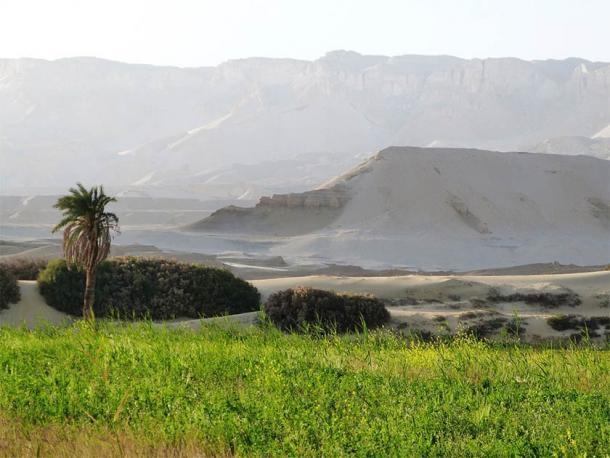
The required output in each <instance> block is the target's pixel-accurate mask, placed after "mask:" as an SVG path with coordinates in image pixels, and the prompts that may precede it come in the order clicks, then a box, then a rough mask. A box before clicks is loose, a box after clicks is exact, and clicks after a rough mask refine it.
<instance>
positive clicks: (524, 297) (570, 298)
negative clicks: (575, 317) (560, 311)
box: [487, 288, 582, 308]
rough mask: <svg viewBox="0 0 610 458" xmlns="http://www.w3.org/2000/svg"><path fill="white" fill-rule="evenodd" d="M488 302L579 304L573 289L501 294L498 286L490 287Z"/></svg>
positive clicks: (552, 305)
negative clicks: (555, 291) (557, 291)
mask: <svg viewBox="0 0 610 458" xmlns="http://www.w3.org/2000/svg"><path fill="white" fill-rule="evenodd" d="M487 300H488V301H489V302H494V303H497V302H525V303H526V304H528V305H539V306H541V307H547V308H556V307H562V306H569V307H576V306H578V305H580V304H581V302H582V301H581V300H580V297H579V296H578V294H576V293H575V292H573V291H570V290H566V291H562V292H559V293H552V292H544V291H541V292H538V291H536V292H516V293H512V294H501V292H500V290H499V289H498V288H490V289H489V292H488V294H487Z"/></svg>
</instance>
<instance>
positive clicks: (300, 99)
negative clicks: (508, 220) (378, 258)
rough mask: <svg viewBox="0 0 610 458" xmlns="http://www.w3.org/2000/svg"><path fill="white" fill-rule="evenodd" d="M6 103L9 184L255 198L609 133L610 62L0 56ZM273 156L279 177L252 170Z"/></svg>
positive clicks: (3, 129)
mask: <svg viewBox="0 0 610 458" xmlns="http://www.w3.org/2000/svg"><path fill="white" fill-rule="evenodd" d="M0 106H1V107H2V110H1V111H0V160H1V161H2V164H3V167H2V169H1V170H0V181H1V182H2V183H3V186H2V187H3V189H2V190H1V191H2V193H3V194H13V195H35V194H39V192H38V191H36V190H34V189H33V187H34V186H36V187H37V188H38V187H49V186H53V187H54V189H52V190H50V191H49V192H47V193H51V194H56V193H58V192H61V191H63V189H64V188H65V187H66V186H68V185H72V184H74V182H75V181H77V180H82V181H85V182H93V181H97V180H99V177H100V176H103V177H104V182H105V184H106V185H107V186H118V187H122V188H125V189H136V190H138V192H141V193H143V194H144V195H150V196H166V197H169V196H174V197H197V198H200V199H211V198H214V199H216V198H218V199H228V198H238V197H240V196H241V195H243V194H245V193H249V194H250V195H254V198H258V197H259V196H260V195H261V193H265V192H272V193H273V192H276V193H277V192H283V190H286V191H301V190H303V189H307V188H308V187H310V186H311V184H312V183H316V182H317V183H319V182H320V181H323V180H326V179H328V178H329V177H330V176H333V175H334V174H336V173H338V171H339V170H341V169H343V168H344V167H345V166H346V162H349V161H351V162H349V166H351V165H353V164H355V163H357V162H358V159H357V158H355V157H354V156H355V155H364V154H370V153H371V152H373V151H377V150H379V149H382V148H384V147H386V146H389V145H392V144H394V145H395V144H400V145H405V144H409V145H419V146H428V145H434V146H452V147H453V146H464V147H477V148H485V149H501V150H511V149H512V150H514V149H517V148H520V147H521V145H536V144H538V143H539V142H541V141H543V140H544V139H548V138H556V137H559V136H582V137H592V136H594V135H596V134H603V133H604V132H606V131H607V127H606V126H608V124H609V122H610V64H608V63H603V62H590V61H586V60H583V59H566V60H561V61H556V60H546V61H524V60H519V59H513V58H494V59H470V60H468V59H460V58H456V57H450V56H417V55H406V56H394V57H389V56H367V55H360V54H358V53H355V52H348V51H335V52H330V53H328V54H327V55H325V56H323V57H321V58H319V59H316V60H314V61H303V60H294V59H262V58H249V59H239V60H232V61H228V62H226V63H223V64H221V65H218V66H216V67H205V68H175V67H159V66H152V65H132V64H125V63H120V62H112V61H107V60H102V59H96V58H85V57H79V58H69V59H59V60H55V61H46V60H40V59H0ZM100 126H103V128H100ZM604 129H606V130H604ZM330 153H334V154H335V158H333V159H332V160H330ZM51 155H52V157H53V158H54V160H53V162H52V163H49V162H48V161H47V160H46V159H47V158H48V157H50V156H51ZM304 155H307V160H306V161H305V162H306V163H307V164H311V165H310V166H306V165H303V162H302V161H301V159H300V158H303V157H304ZM295 161H296V162H297V163H300V165H298V167H300V170H299V172H298V174H297V175H296V176H295V174H294V173H293V170H294V164H295ZM263 162H266V163H268V164H270V165H269V166H268V167H265V168H266V170H274V171H277V173H276V174H273V176H268V177H265V178H269V180H267V179H265V180H259V179H253V178H252V175H251V171H252V170H251V167H252V166H256V165H258V164H261V163H263ZM257 175H259V176H260V174H257ZM284 177H285V178H284ZM266 183H272V185H264V184H266Z"/></svg>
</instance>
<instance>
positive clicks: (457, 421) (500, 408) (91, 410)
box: [0, 324, 610, 456]
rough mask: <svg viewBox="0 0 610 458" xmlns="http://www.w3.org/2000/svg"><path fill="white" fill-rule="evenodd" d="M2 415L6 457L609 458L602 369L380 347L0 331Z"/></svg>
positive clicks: (538, 356) (594, 357) (235, 334)
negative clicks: (25, 454) (343, 457)
mask: <svg viewBox="0 0 610 458" xmlns="http://www.w3.org/2000/svg"><path fill="white" fill-rule="evenodd" d="M0 411H1V412H2V414H0V455H1V454H2V453H6V454H7V455H10V454H13V455H15V454H21V453H22V452H23V451H24V450H30V451H32V454H34V453H35V452H36V453H38V452H41V453H42V454H45V453H46V454H49V455H60V454H65V455H70V454H76V453H79V454H81V455H82V454H83V453H85V454H86V453H87V452H86V450H89V449H90V451H91V452H92V453H95V452H97V454H100V455H101V454H106V453H107V454H108V455H113V454H117V455H121V454H133V455H137V454H138V453H143V454H146V455H155V454H157V455H159V456H161V455H169V454H174V455H178V456H179V455H197V454H199V455H215V454H218V455H240V456H243V455H256V456H261V455H265V456H266V455H272V456H294V455H299V456H321V455H324V456H341V455H347V454H357V455H362V456H364V455H368V456H498V455H500V456H552V455H553V454H555V455H557V456H584V455H585V454H586V455H587V456H608V451H609V450H610V353H609V352H608V351H606V350H597V349H594V348H592V347H590V346H581V347H575V346H573V347H569V348H563V349H552V348H546V349H544V348H532V347H527V346H522V345H517V344H514V345H510V344H509V345H492V344H488V343H484V342H481V341H476V340H472V339H468V338H463V339H456V340H454V341H451V342H444V343H443V342H437V343H417V342H408V341H406V340H404V339H402V338H399V337H397V336H394V335H392V334H390V333H388V332H383V331H379V332H373V333H365V334H361V335H356V336H354V335H351V336H327V337H315V336H308V335H285V334H282V333H280V332H278V331H275V330H273V329H269V328H265V329H250V330H248V329H236V328H230V327H227V326H205V327H203V328H202V329H201V330H200V331H197V332H193V331H189V330H169V329H165V328H156V327H153V326H152V325H150V324H131V325H117V324H100V326H99V328H98V329H97V330H93V329H91V328H88V327H87V326H84V325H75V326H74V327H71V328H66V329H57V328H47V329H43V330H39V331H33V332H32V331H27V330H15V329H1V330H0ZM3 438H4V440H3ZM100 444H104V445H100ZM134 444H135V445H134ZM2 447H5V449H4V450H3V449H2ZM11 447H12V448H11ZM54 447H55V448H54ZM88 447H89V448H88ZM104 447H105V448H104Z"/></svg>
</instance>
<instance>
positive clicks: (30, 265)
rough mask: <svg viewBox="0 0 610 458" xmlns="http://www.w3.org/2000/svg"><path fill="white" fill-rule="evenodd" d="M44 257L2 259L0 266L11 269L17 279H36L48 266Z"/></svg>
mask: <svg viewBox="0 0 610 458" xmlns="http://www.w3.org/2000/svg"><path fill="white" fill-rule="evenodd" d="M47 264H48V261H46V260H44V259H25V258H16V259H10V260H7V261H1V262H0V266H2V267H3V268H6V269H7V270H9V271H10V272H11V273H12V274H13V275H14V276H15V278H16V279H17V280H36V279H37V278H38V274H39V273H40V272H42V271H43V270H44V269H45V267H47Z"/></svg>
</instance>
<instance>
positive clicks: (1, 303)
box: [0, 264, 21, 310]
mask: <svg viewBox="0 0 610 458" xmlns="http://www.w3.org/2000/svg"><path fill="white" fill-rule="evenodd" d="M20 298H21V293H20V292H19V285H18V283H17V279H16V278H15V276H14V275H13V273H12V272H11V271H10V270H9V269H7V268H6V267H5V266H4V265H2V264H0V310H2V309H6V308H8V306H9V304H14V303H17V302H19V299H20Z"/></svg>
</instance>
